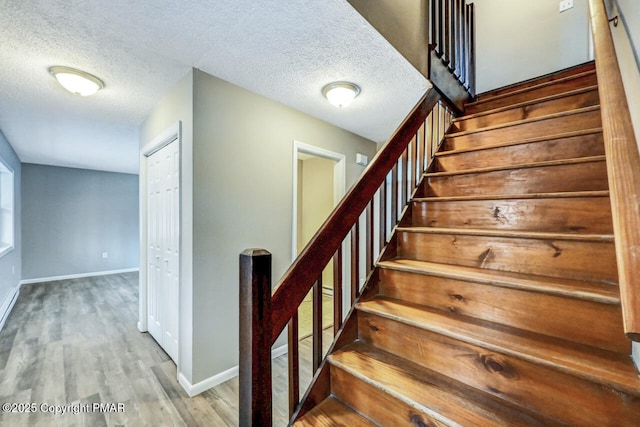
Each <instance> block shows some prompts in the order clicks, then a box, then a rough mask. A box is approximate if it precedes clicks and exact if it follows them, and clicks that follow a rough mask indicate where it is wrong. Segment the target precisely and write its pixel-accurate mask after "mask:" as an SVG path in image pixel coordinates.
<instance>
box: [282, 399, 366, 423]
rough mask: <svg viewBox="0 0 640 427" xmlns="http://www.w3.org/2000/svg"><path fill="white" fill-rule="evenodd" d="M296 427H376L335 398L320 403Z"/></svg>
mask: <svg viewBox="0 0 640 427" xmlns="http://www.w3.org/2000/svg"><path fill="white" fill-rule="evenodd" d="M293 425H294V426H296V427H375V426H376V424H374V423H372V422H371V421H369V420H368V419H366V418H364V417H363V416H362V415H360V414H358V413H357V412H355V411H354V410H353V409H351V408H349V407H347V406H345V405H344V404H342V403H341V402H340V401H338V400H337V399H335V398H333V397H328V398H327V399H325V400H323V401H322V402H320V403H319V404H318V405H317V406H315V407H314V408H313V409H312V410H311V411H309V412H307V413H306V414H305V415H304V417H302V418H301V419H299V420H297V421H296V422H295V423H294V424H293Z"/></svg>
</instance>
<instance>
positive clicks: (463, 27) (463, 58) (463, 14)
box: [460, 0, 467, 86]
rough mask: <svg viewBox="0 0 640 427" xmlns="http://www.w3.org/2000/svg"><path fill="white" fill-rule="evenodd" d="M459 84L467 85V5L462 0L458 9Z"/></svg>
mask: <svg viewBox="0 0 640 427" xmlns="http://www.w3.org/2000/svg"><path fill="white" fill-rule="evenodd" d="M460 82H461V83H462V85H463V86H466V84H467V5H466V3H465V2H464V0H462V7H461V8H460Z"/></svg>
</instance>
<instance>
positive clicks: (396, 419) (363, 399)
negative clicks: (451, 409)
mask: <svg viewBox="0 0 640 427" xmlns="http://www.w3.org/2000/svg"><path fill="white" fill-rule="evenodd" d="M331 392H332V393H333V394H334V395H335V396H336V397H337V398H338V399H339V400H341V401H342V402H344V403H345V404H346V405H348V406H350V407H351V408H354V409H355V410H356V411H358V412H360V413H362V414H367V417H368V418H369V419H370V420H372V421H373V422H375V423H376V424H378V425H388V426H400V425H421V426H422V425H423V426H434V427H436V426H437V427H446V426H447V425H448V424H445V423H443V422H441V421H440V420H438V419H434V418H433V417H430V416H429V415H428V414H425V413H424V412H422V411H418V410H417V409H416V408H413V407H411V406H410V405H408V404H407V403H405V402H403V401H401V400H399V399H396V398H394V397H392V396H390V395H388V394H387V393H385V392H384V391H382V390H380V389H378V388H377V387H374V386H372V385H371V384H368V383H366V382H364V381H362V380H360V379H359V378H357V377H355V376H353V375H351V374H349V373H348V372H346V371H344V370H342V369H340V368H339V367H337V366H331Z"/></svg>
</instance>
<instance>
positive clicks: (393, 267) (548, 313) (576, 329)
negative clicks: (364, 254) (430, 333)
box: [378, 259, 631, 355]
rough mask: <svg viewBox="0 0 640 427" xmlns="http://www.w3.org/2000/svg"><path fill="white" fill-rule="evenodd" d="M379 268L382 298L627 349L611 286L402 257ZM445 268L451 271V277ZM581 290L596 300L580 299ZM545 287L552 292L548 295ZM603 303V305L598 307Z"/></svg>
mask: <svg viewBox="0 0 640 427" xmlns="http://www.w3.org/2000/svg"><path fill="white" fill-rule="evenodd" d="M379 267H380V270H379V273H378V274H379V276H378V277H379V282H380V283H379V287H380V295H382V296H385V297H388V298H393V299H396V300H402V301H408V302H412V303H414V304H419V305H423V306H426V307H430V308H435V309H439V310H444V311H449V312H451V313H456V314H460V315H463V316H469V317H473V318H477V319H482V320H487V321H490V322H494V323H501V324H505V325H509V326H512V327H515V328H519V329H524V330H527V331H532V332H536V333H540V334H544V335H549V336H553V337H557V338H562V339H566V340H568V341H573V342H577V343H581V344H587V345H591V346H594V347H598V348H603V349H606V350H611V351H615V352H618V353H622V354H625V355H627V354H629V352H630V350H631V346H630V341H629V340H628V339H627V338H626V336H625V335H624V332H623V326H622V316H621V312H620V305H619V303H617V302H616V303H613V304H612V303H611V302H610V300H611V299H613V300H615V301H618V297H617V294H616V292H617V288H616V287H615V286H613V285H605V284H595V283H588V284H586V285H585V284H584V282H577V283H576V282H575V281H567V280H566V279H556V280H555V281H554V280H553V279H550V278H547V277H537V276H531V275H521V276H517V275H513V274H512V275H505V274H504V273H501V272H487V271H482V270H480V269H470V268H468V267H467V268H460V267H456V266H450V265H445V264H440V265H435V266H434V264H433V263H424V262H420V261H413V260H402V259H400V260H390V261H384V262H382V263H380V265H379ZM447 270H453V274H452V273H449V272H448V271H447ZM469 270H470V271H469ZM443 271H444V274H438V273H439V272H443ZM465 272H466V273H467V274H468V275H467V274H464V273H465ZM451 276H453V277H451ZM538 281H540V282H542V283H541V286H538V283H537V282H538ZM556 282H557V283H556ZM585 287H586V288H587V289H588V291H589V292H590V293H592V294H594V296H595V298H596V299H598V301H597V302H595V301H593V299H591V298H583V297H582V296H583V293H582V292H581V291H583V290H584V288H585ZM550 288H551V289H552V290H553V291H555V292H548V290H549V289H550ZM561 290H562V291H564V292H559V291H561ZM567 294H569V295H570V296H567ZM603 299H604V300H606V301H607V302H604V303H603V302H602V300H603ZM593 319H598V321H597V322H593Z"/></svg>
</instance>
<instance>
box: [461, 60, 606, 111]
mask: <svg viewBox="0 0 640 427" xmlns="http://www.w3.org/2000/svg"><path fill="white" fill-rule="evenodd" d="M595 72H596V71H595V69H594V70H590V71H585V72H583V73H578V74H573V75H570V76H567V77H563V78H561V79H556V80H551V81H547V82H543V83H540V84H533V85H531V86H527V87H524V88H521V89H516V90H513V91H509V92H505V93H502V94H499V95H489V96H485V97H483V98H481V99H479V100H478V101H475V102H469V103H467V104H466V105H465V108H467V107H474V106H477V105H482V104H484V103H486V102H489V101H494V100H496V99H502V98H506V97H509V96H513V95H518V94H522V93H526V92H530V91H532V90H535V89H539V88H543V87H547V86H553V85H556V84H558V83H561V82H566V81H570V80H575V79H578V78H580V77H584V76H587V75H590V74H595Z"/></svg>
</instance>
